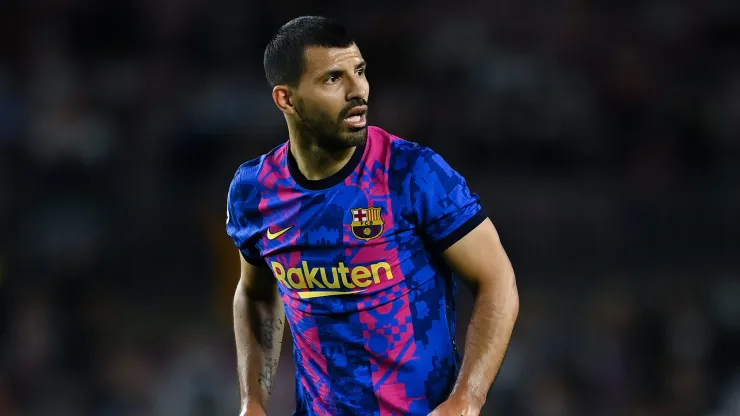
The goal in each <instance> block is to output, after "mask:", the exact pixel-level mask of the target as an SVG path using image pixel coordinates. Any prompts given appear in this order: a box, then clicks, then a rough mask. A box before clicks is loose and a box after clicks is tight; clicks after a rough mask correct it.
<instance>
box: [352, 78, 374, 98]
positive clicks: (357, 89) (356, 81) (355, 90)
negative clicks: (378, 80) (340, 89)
mask: <svg viewBox="0 0 740 416" xmlns="http://www.w3.org/2000/svg"><path fill="white" fill-rule="evenodd" d="M368 87H369V85H368V82H367V80H366V79H365V78H364V77H359V76H357V75H355V76H352V77H350V78H349V79H348V86H347V101H352V100H356V99H358V98H359V99H363V100H367V91H368Z"/></svg>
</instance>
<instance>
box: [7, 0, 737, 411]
mask: <svg viewBox="0 0 740 416" xmlns="http://www.w3.org/2000/svg"><path fill="white" fill-rule="evenodd" d="M319 13H320V14H326V15H328V16H331V17H334V18H337V19H339V20H340V21H342V22H343V23H345V24H346V25H347V26H348V27H349V28H351V29H352V30H353V31H354V32H355V33H356V35H357V37H358V39H359V42H358V43H359V46H360V48H361V50H362V52H363V54H364V55H365V57H366V58H367V60H368V61H369V72H368V76H369V78H370V81H371V86H372V93H371V98H370V111H371V121H372V123H373V124H377V125H380V126H382V127H384V128H386V129H388V130H389V131H391V132H393V133H395V134H397V135H399V136H402V137H404V138H408V139H410V140H414V141H419V142H422V143H424V144H426V145H429V146H431V147H432V148H434V149H435V150H437V151H438V152H439V153H441V154H443V155H444V157H445V158H446V159H447V160H448V161H449V162H450V163H451V164H452V165H453V166H454V167H456V168H457V169H458V170H459V171H460V172H462V173H463V174H464V175H466V176H467V178H468V179H469V182H470V184H471V187H472V188H473V190H474V191H476V192H477V193H479V194H480V196H481V197H482V199H483V201H484V204H485V208H486V210H487V211H488V213H489V214H490V216H491V218H492V219H493V220H494V222H495V223H496V225H497V227H498V229H499V231H500V234H501V236H502V239H503V242H504V245H505V247H506V249H507V250H508V252H509V254H510V257H511V259H512V261H513V264H514V267H515V269H516V272H517V276H518V281H519V285H520V293H521V299H522V301H521V302H522V303H521V313H520V318H519V323H518V326H517V328H516V331H515V335H514V337H513V341H512V345H511V348H510V351H509V354H508V357H507V360H506V362H505V365H504V367H503V369H502V371H501V374H500V376H499V378H498V381H497V383H496V386H495V389H494V393H492V395H491V397H490V401H489V404H488V405H487V406H486V408H485V410H484V413H483V414H484V415H525V416H527V415H531V416H570V415H575V416H579V415H602V416H611V415H615V416H616V415H635V416H640V415H644V416H648V415H649V416H669V415H670V416H683V415H703V416H709V415H711V416H719V415H738V414H740V372H738V369H739V367H738V362H739V361H740V355H738V351H740V334H739V333H738V330H739V329H740V280H739V279H738V277H739V276H738V270H740V267H738V265H739V263H740V255H738V253H739V251H738V250H740V238H738V233H739V232H740V221H739V216H738V215H739V213H740V187H739V186H738V185H740V172H739V171H740V163H739V162H740V53H738V50H739V49H738V47H737V46H738V43H739V42H738V40H739V39H738V38H739V37H740V3H738V2H731V1H718V0H706V1H703V2H689V1H684V2H672V1H658V0H650V1H619V2H606V1H600V2H587V1H581V0H563V1H549V2H543V1H535V0H518V1H513V0H497V1H488V2H482V1H481V2H470V1H458V2H430V1H418V0H417V1H404V2H393V1H371V2H362V3H346V2H337V1H329V0H325V1H323V2H322V3H321V6H318V5H314V6H311V5H309V3H306V2H304V1H294V0H291V1H280V2H270V1H266V0H263V1H239V2H236V1H235V2H228V3H227V2H212V1H205V0H197V1H195V0H190V1H186V0H156V1H155V0H147V1H145V0H138V1H131V0H109V1H93V0H74V1H73V0H34V1H22V0H5V1H3V2H1V3H0V296H1V297H2V298H1V303H0V305H1V306H2V308H0V309H1V310H2V315H1V318H2V331H1V332H0V414H2V415H7V416H12V415H29V416H35V415H52V414H53V415H55V416H66V415H74V416H79V415H101V416H128V415H132V416H133V415H137V416H138V415H142V416H150V415H151V416H159V415H188V416H200V415H218V416H220V415H236V414H237V410H238V390H237V379H236V373H235V355H234V347H233V342H232V333H231V320H230V319H231V317H230V309H231V296H232V293H233V288H234V285H235V284H236V280H237V274H238V270H237V252H236V250H235V249H234V248H233V246H232V245H231V242H230V241H229V240H228V238H227V236H226V235H225V232H224V217H225V212H224V211H225V198H226V190H227V186H228V183H229V180H230V179H231V176H232V175H233V173H234V171H235V169H236V167H237V166H238V165H239V164H240V163H241V162H242V161H244V160H247V159H249V158H252V157H255V156H257V155H259V154H260V153H262V152H265V151H267V150H269V149H270V148H272V147H273V146H275V145H276V144H278V143H279V142H281V141H283V140H285V139H286V128H285V126H284V121H283V119H282V117H281V115H280V113H279V112H278V110H277V109H276V108H275V107H274V105H273V103H272V101H271V99H270V95H269V94H270V93H269V88H268V87H267V85H266V83H265V81H264V77H263V73H262V55H261V54H262V51H263V48H264V45H265V44H266V42H267V40H268V38H269V36H270V35H271V34H272V33H273V31H274V30H275V29H276V28H277V27H279V26H280V25H281V24H282V23H284V22H285V21H287V20H289V19H291V18H293V17H295V16H298V15H301V14H319ZM461 296H462V298H463V299H462V301H463V302H462V303H461V305H462V307H461V312H460V323H461V325H460V328H461V331H462V330H463V329H464V328H465V326H466V324H467V321H468V317H469V307H470V298H469V295H468V294H467V293H462V294H461ZM460 335H461V336H462V332H461V334H460ZM287 336H289V334H288V333H287V331H286V337H287ZM290 351H291V345H290V343H289V341H286V343H285V344H284V346H283V358H282V361H281V365H280V369H279V375H278V378H277V384H278V387H277V388H276V391H275V393H274V397H273V400H272V403H271V405H270V411H269V412H268V413H269V414H270V415H288V414H290V412H291V411H292V409H293V390H292V389H293V376H294V372H293V364H292V357H291V355H290Z"/></svg>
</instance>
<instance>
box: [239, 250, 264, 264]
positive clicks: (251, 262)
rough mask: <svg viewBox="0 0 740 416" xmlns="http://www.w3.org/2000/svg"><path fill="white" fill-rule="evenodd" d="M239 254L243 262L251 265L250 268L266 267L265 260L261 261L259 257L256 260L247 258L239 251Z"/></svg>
mask: <svg viewBox="0 0 740 416" xmlns="http://www.w3.org/2000/svg"><path fill="white" fill-rule="evenodd" d="M240 253H242V257H243V258H244V261H246V262H247V263H249V264H251V265H252V266H257V267H260V266H266V265H267V263H265V259H263V258H261V257H257V258H253V257H247V255H246V254H244V252H243V251H240Z"/></svg>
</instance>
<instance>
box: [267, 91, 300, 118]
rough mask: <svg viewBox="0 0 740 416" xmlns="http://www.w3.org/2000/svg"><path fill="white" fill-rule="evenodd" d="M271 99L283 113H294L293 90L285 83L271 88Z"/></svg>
mask: <svg viewBox="0 0 740 416" xmlns="http://www.w3.org/2000/svg"><path fill="white" fill-rule="evenodd" d="M272 100H273V101H275V105H277V107H278V108H279V109H280V111H282V112H283V113H285V114H289V115H294V114H295V98H294V97H293V91H292V90H291V89H290V88H289V87H288V86H287V85H277V86H275V88H273V89H272Z"/></svg>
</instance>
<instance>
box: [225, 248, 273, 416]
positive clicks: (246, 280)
mask: <svg viewBox="0 0 740 416" xmlns="http://www.w3.org/2000/svg"><path fill="white" fill-rule="evenodd" d="M239 257H240V258H241V256H239ZM276 282H277V281H276V280H275V278H274V277H273V276H272V274H271V273H270V269H268V268H267V267H264V266H263V267H258V266H254V265H252V264H249V263H248V262H246V261H245V260H244V258H241V278H240V279H239V284H238V285H237V288H236V293H235V295H234V335H235V338H236V353H237V366H238V367H237V368H238V372H239V387H240V392H241V408H242V410H241V414H242V416H246V415H250V416H251V415H264V414H265V409H266V408H267V401H268V399H269V396H270V393H271V392H272V386H273V382H274V380H275V372H276V371H277V366H278V360H279V359H280V347H281V346H282V339H283V328H284V323H285V312H284V310H283V303H282V300H281V299H280V296H279V293H278V289H277V283H276Z"/></svg>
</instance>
